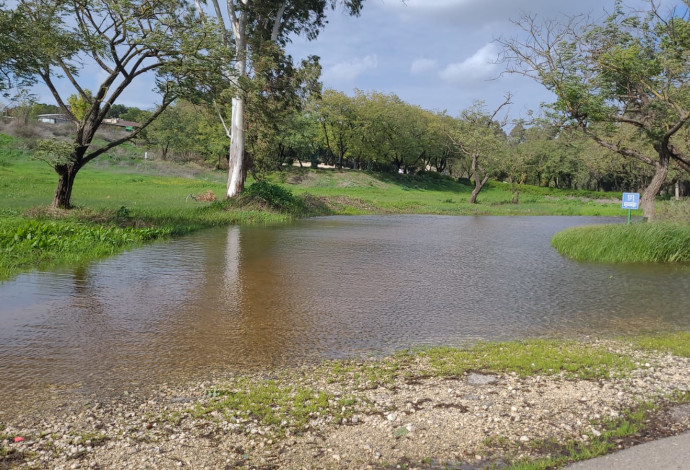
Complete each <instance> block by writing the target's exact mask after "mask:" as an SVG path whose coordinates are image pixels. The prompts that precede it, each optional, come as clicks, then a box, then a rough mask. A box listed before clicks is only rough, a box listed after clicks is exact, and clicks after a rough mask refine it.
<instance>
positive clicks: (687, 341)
mask: <svg viewBox="0 0 690 470" xmlns="http://www.w3.org/2000/svg"><path fill="white" fill-rule="evenodd" d="M630 341H631V342H632V344H633V346H635V347H636V348H639V349H643V350H645V351H660V352H662V353H670V354H673V355H674V356H680V357H690V332H685V331H680V332H677V333H665V334H658V335H653V336H637V337H634V338H631V340H630Z"/></svg>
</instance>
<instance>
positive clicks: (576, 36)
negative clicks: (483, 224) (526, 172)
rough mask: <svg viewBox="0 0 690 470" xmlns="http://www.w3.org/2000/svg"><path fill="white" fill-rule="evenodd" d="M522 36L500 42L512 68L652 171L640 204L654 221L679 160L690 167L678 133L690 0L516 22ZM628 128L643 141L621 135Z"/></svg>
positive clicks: (688, 94) (685, 91) (685, 100)
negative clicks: (598, 17) (668, 7)
mask: <svg viewBox="0 0 690 470" xmlns="http://www.w3.org/2000/svg"><path fill="white" fill-rule="evenodd" d="M516 23H517V25H518V26H519V27H520V28H522V31H523V35H522V37H517V38H513V39H501V40H500V41H499V42H500V43H501V44H502V45H503V50H504V59H505V60H506V62H507V63H508V70H509V71H511V72H516V73H521V74H523V75H526V76H528V77H531V78H533V79H534V80H536V81H538V82H539V83H541V84H542V85H544V86H545V87H546V88H547V89H549V90H551V91H552V92H553V93H554V94H555V95H556V98H557V99H556V102H555V103H554V105H553V110H554V111H555V112H556V113H557V114H559V115H560V116H561V118H562V119H563V121H564V124H570V125H573V126H576V127H577V128H579V129H580V130H581V131H582V132H583V133H585V134H586V135H587V136H589V137H590V138H592V139H593V140H594V141H595V142H596V143H597V144H598V145H600V146H601V147H603V148H605V149H607V150H610V151H613V152H616V153H618V154H619V155H622V156H623V157H625V158H627V159H632V160H635V161H637V162H640V163H642V164H644V165H648V166H650V167H652V168H653V170H654V176H653V178H652V179H651V181H649V184H648V185H647V187H646V188H645V189H644V191H643V194H642V198H641V205H642V208H643V210H644V213H645V215H646V216H647V217H649V218H650V219H651V218H654V199H655V197H656V195H657V194H658V193H659V191H660V190H661V188H662V185H663V184H664V183H665V181H666V179H667V176H668V174H669V167H670V166H671V165H672V164H675V165H676V166H677V167H678V168H682V169H683V170H684V171H690V155H689V154H688V153H687V152H686V151H684V150H683V149H682V146H681V145H680V143H679V138H678V135H679V133H681V132H682V131H683V130H684V129H685V130H687V129H688V125H689V123H690V82H689V80H690V0H682V4H679V5H678V7H677V8H676V9H675V10H672V11H670V12H662V11H660V9H659V7H658V6H657V4H656V3H655V2H654V1H653V0H650V2H649V8H648V10H647V11H646V12H635V11H627V10H625V9H624V7H623V6H622V3H621V2H616V6H615V11H614V12H613V14H611V15H610V16H609V17H608V18H607V19H606V20H605V21H604V22H603V23H601V24H598V23H590V22H588V21H586V19H585V18H581V17H580V18H572V19H570V20H569V21H567V22H565V23H559V22H554V21H547V22H545V23H537V22H536V20H535V17H530V16H527V17H523V18H522V19H521V20H519V21H517V22H516ZM626 128H632V129H633V130H634V132H635V133H636V135H637V145H635V146H633V145H629V140H626V139H622V138H621V137H620V134H621V132H623V133H624V134H626V133H627V130H626Z"/></svg>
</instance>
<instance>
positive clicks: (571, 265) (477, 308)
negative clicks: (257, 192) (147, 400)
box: [0, 216, 690, 410]
mask: <svg viewBox="0 0 690 470" xmlns="http://www.w3.org/2000/svg"><path fill="white" fill-rule="evenodd" d="M621 220H622V219H604V218H586V217H443V216H363V217H325V218H316V219H308V220H302V221H298V222H296V223H294V224H291V225H283V226H275V227H241V228H238V227H230V228H223V229H218V230H209V231H204V232H202V233H198V234H196V235H193V236H189V237H185V238H181V239H177V240H173V241H170V242H165V243H158V244H154V245H150V246H146V247H142V248H139V249H135V250H132V251H129V252H126V253H123V254H121V255H118V256H115V257H112V258H109V259H106V260H103V261H99V262H95V263H92V264H89V265H87V266H85V267H82V268H78V269H74V270H68V271H60V272H33V273H28V274H23V275H21V276H18V277H17V278H15V279H13V280H11V281H8V282H5V283H2V284H0V378H1V380H0V404H3V403H4V405H0V410H1V409H2V408H3V407H10V406H14V405H10V404H12V403H21V401H24V402H26V400H27V397H29V398H31V399H34V400H35V399H38V398H36V397H42V396H46V397H51V396H52V397H55V396H62V397H73V396H80V397H81V396H82V395H84V396H87V395H92V394H96V395H102V394H106V395H107V394H118V393H122V392H123V391H125V390H132V389H136V388H138V387H143V386H146V385H153V386H155V385H156V384H161V383H165V382H168V383H172V382H176V381H179V380H186V379H192V378H200V377H204V376H207V375H208V374H211V373H214V372H217V371H221V370H229V371H238V370H245V369H264V370H267V369H270V368H272V367H275V366H282V365H292V364H298V363H304V362H311V361H317V360H320V359H324V358H338V357H353V356H367V355H372V354H373V355H378V354H385V353H389V352H391V351H394V350H397V349H403V348H409V347H418V346H427V345H441V344H443V345H462V344H466V343H468V342H472V341H476V340H477V339H485V340H506V339H516V338H526V337H580V336H582V335H595V336H606V335H617V334H621V333H637V332H647V331H658V330H673V329H688V328H690V307H689V306H690V267H688V266H665V265H627V266H623V265H601V264H590V263H577V262H573V261H570V260H567V259H565V258H563V257H561V256H560V255H559V254H558V253H556V252H555V250H553V249H552V248H551V247H550V245H549V240H550V238H551V236H552V235H553V234H554V233H555V232H557V231H559V230H562V229H564V228H566V227H570V226H574V225H583V224H592V223H604V222H616V223H619V222H621ZM20 406H21V405H20Z"/></svg>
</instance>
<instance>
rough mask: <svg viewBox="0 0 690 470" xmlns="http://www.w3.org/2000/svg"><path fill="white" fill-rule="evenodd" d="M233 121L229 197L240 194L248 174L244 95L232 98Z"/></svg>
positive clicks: (229, 163) (229, 166) (229, 164)
mask: <svg viewBox="0 0 690 470" xmlns="http://www.w3.org/2000/svg"><path fill="white" fill-rule="evenodd" d="M231 121H232V122H231V123H230V131H231V134H230V155H229V157H230V158H229V160H228V188H227V193H226V196H227V197H235V196H239V194H240V193H241V192H242V190H243V189H244V180H245V175H246V174H247V173H246V170H245V168H244V163H245V162H244V97H242V96H238V97H235V98H233V99H232V119H231Z"/></svg>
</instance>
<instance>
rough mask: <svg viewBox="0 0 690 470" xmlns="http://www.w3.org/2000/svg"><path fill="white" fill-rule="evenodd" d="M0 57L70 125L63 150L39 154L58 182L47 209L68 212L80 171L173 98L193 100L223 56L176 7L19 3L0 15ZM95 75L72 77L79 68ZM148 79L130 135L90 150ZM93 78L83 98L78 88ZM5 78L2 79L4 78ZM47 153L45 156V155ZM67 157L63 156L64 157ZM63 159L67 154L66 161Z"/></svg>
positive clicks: (163, 3)
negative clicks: (150, 105)
mask: <svg viewBox="0 0 690 470" xmlns="http://www.w3.org/2000/svg"><path fill="white" fill-rule="evenodd" d="M0 18H11V19H13V20H14V22H13V23H11V24H8V23H7V22H5V21H4V20H2V21H0V28H2V29H3V30H2V31H1V32H2V37H3V40H2V41H0V42H2V44H3V46H2V49H3V51H4V50H5V49H7V50H10V51H14V52H19V53H21V56H20V57H19V58H17V57H16V56H6V55H5V53H4V52H3V53H2V55H0V61H2V64H0V70H6V71H10V72H11V74H12V75H11V76H13V77H20V78H22V79H24V80H29V81H34V82H35V81H42V82H43V83H44V84H45V85H46V86H47V88H48V90H49V91H50V92H51V94H52V95H53V98H54V99H55V102H56V103H57V105H58V106H59V107H60V109H61V110H62V112H63V113H64V114H65V115H67V116H68V117H69V118H70V119H71V120H72V121H73V122H74V123H75V133H74V137H73V139H72V142H71V144H70V145H69V146H64V145H59V144H57V143H56V144H55V145H52V147H51V145H48V144H45V145H43V146H42V152H41V157H42V158H43V159H44V160H46V161H48V162H49V163H50V164H51V166H52V167H53V168H54V170H55V172H56V173H57V174H58V178H59V179H58V185H57V188H56V190H55V196H54V198H53V206H54V207H59V208H69V207H70V206H71V196H72V188H73V185H74V180H75V177H76V176H77V173H78V172H79V170H80V169H81V168H83V167H84V165H86V164H87V163H88V162H90V161H91V160H93V159H94V158H96V157H98V156H100V155H103V154H104V153H106V152H107V151H109V150H110V149H112V148H113V147H116V146H117V145H120V144H122V143H123V142H126V141H128V140H131V139H133V138H135V137H136V136H137V135H138V134H139V133H140V132H141V131H142V130H143V129H144V128H146V127H147V126H148V125H149V124H150V123H151V122H153V120H154V119H156V117H158V116H159V115H160V114H161V113H162V112H163V111H164V110H165V109H166V108H167V107H168V106H169V105H170V104H171V103H172V102H173V101H174V100H175V99H176V98H177V97H179V96H193V95H194V94H195V93H197V92H198V91H199V90H200V88H199V87H200V84H203V83H206V82H208V81H210V80H211V79H212V77H213V75H214V71H215V70H216V69H218V68H219V64H220V63H221V61H224V60H226V58H225V57H226V56H225V55H224V53H225V51H223V50H220V49H218V48H217V47H216V45H217V44H218V40H217V35H218V32H217V29H216V28H215V27H214V25H213V24H211V23H208V24H206V25H203V24H202V23H201V22H200V21H199V18H198V16H196V14H195V13H194V12H193V10H192V9H190V8H188V7H187V5H185V3H184V2H183V1H182V2H181V1H179V0H132V1H127V2H122V1H118V0H19V1H18V2H17V4H16V6H15V7H14V8H13V9H11V10H5V9H2V10H0ZM86 64H88V65H90V66H91V67H95V68H96V69H97V70H98V72H93V70H92V72H91V73H90V74H89V75H91V77H87V79H84V77H82V76H80V74H79V72H80V70H81V69H82V68H83V67H84V66H85V65H86ZM151 74H155V77H156V91H157V92H158V93H159V94H160V103H159V105H158V106H157V107H156V108H155V110H154V111H153V112H151V113H150V114H149V115H148V117H147V118H146V120H145V121H144V122H142V123H141V125H140V127H139V128H137V129H136V130H135V131H134V132H131V133H129V134H127V135H123V136H122V137H121V138H118V139H116V140H113V141H111V142H108V143H106V144H105V145H102V146H98V147H96V146H93V145H92V142H93V139H94V136H95V134H96V131H97V130H98V129H99V127H100V126H101V124H102V123H103V120H104V119H105V118H106V116H107V115H108V113H109V111H110V109H111V107H112V106H113V105H114V104H115V102H116V101H117V100H118V99H120V98H121V97H122V94H123V93H124V92H125V90H126V89H127V88H128V87H129V86H130V85H132V84H133V83H135V82H136V81H138V80H140V79H141V78H142V77H143V76H145V75H149V76H150V75H151ZM94 75H95V76H98V77H101V79H100V83H98V84H97V85H96V87H95V88H94V90H95V91H93V92H92V91H90V90H89V89H87V88H86V85H85V84H86V83H90V80H89V79H90V78H92V76H94ZM6 76H7V75H6ZM63 77H64V78H65V79H66V80H67V82H68V83H69V84H70V85H71V87H72V89H73V91H74V96H72V97H71V99H69V101H71V102H72V104H77V103H78V104H79V106H78V111H77V109H75V108H72V107H70V106H69V104H70V103H69V101H68V99H67V98H66V97H65V96H64V95H63V93H62V92H61V91H60V90H61V87H59V86H58V81H57V80H58V79H60V78H63ZM51 148H52V150H51ZM68 149H69V151H68ZM66 152H67V153H66Z"/></svg>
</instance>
